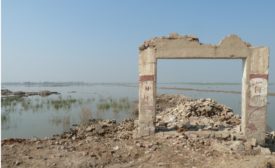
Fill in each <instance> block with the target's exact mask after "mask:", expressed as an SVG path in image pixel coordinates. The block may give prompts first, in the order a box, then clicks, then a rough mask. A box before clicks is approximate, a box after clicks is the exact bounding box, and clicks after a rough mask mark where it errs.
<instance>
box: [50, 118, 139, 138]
mask: <svg viewBox="0 0 275 168" xmlns="http://www.w3.org/2000/svg"><path fill="white" fill-rule="evenodd" d="M133 129H134V122H133V120H131V119H128V120H124V121H122V122H119V123H117V122H116V121H115V120H95V119H91V120H90V122H89V123H87V124H85V125H75V127H74V128H71V130H70V131H69V132H64V133H63V134H62V135H60V136H59V135H57V136H55V137H60V138H67V139H73V140H76V139H77V140H82V139H86V138H87V137H102V138H117V139H131V138H132V132H133Z"/></svg>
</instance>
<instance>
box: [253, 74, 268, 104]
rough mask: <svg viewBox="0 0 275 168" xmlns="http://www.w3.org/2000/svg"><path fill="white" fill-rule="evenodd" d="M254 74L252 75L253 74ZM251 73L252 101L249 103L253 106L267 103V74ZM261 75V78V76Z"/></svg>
mask: <svg viewBox="0 0 275 168" xmlns="http://www.w3.org/2000/svg"><path fill="white" fill-rule="evenodd" d="M251 75H252V76H251ZM251 75H250V81H249V84H250V90H249V91H250V101H249V105H250V106H253V107H262V106H265V105H266V103H267V79H266V78H267V76H265V75H260V76H257V77H256V76H255V74H254V75H253V74H251ZM251 77H252V78H251ZM260 77H261V78H260Z"/></svg>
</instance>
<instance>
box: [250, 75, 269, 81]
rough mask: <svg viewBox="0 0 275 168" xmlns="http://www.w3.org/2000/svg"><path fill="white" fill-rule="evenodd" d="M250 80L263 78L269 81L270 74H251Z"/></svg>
mask: <svg viewBox="0 0 275 168" xmlns="http://www.w3.org/2000/svg"><path fill="white" fill-rule="evenodd" d="M249 78H250V79H253V78H263V79H266V80H267V79H268V74H250V75H249Z"/></svg>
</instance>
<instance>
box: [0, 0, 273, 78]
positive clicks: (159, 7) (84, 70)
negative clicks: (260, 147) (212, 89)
mask: <svg viewBox="0 0 275 168" xmlns="http://www.w3.org/2000/svg"><path fill="white" fill-rule="evenodd" d="M171 32H178V33H179V34H192V35H196V36H198V37H199V38H200V41H201V42H203V43H211V44H216V43H218V42H219V41H220V40H221V39H222V38H224V36H226V35H228V34H237V35H239V36H240V37H241V38H242V39H243V40H245V41H248V42H250V43H251V44H252V45H255V46H258V45H265V46H268V47H269V48H270V80H271V81H272V82H275V67H274V66H275V58H274V57H275V51H274V50H275V1H272V0H264V1H261V0H258V1H256V0H247V1H245V0H244V1H240V0H230V1H221V0H210V1H198V0H189V1H187V0H186V1H184V0H170V1H169V0H166V1H165V0H158V1H157V0H151V1H149V0H2V66H1V67H2V82H22V81H35V82H42V81H86V82H137V80H138V46H139V45H141V44H142V42H143V41H144V40H147V39H150V38H152V37H155V36H163V35H168V34H169V33H171ZM241 73H242V63H241V60H161V61H159V62H158V81H159V82H190V81H191V82H208V81H209V82H241Z"/></svg>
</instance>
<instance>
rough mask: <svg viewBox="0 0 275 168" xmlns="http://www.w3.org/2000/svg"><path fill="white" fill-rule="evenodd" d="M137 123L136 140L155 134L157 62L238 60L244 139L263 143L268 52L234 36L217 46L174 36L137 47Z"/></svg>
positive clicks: (193, 38)
mask: <svg viewBox="0 0 275 168" xmlns="http://www.w3.org/2000/svg"><path fill="white" fill-rule="evenodd" d="M139 51H140V52H139V119H138V128H137V136H139V137H141V136H148V135H152V134H154V133H155V118H156V112H155V111H156V81H157V80H156V79H157V60H158V59H242V60H243V76H242V110H241V111H242V123H241V131H242V133H243V134H244V135H245V137H246V138H247V139H251V138H255V139H256V140H257V142H258V143H259V144H264V143H265V132H266V116H267V92H268V91H267V90H268V66H269V49H268V48H267V47H252V46H251V45H250V44H249V43H246V42H244V41H242V40H241V39H240V38H239V37H238V36H236V35H230V36H227V37H225V38H224V39H223V40H222V41H221V42H220V43H219V44H218V45H209V44H202V43H200V42H199V39H198V38H197V37H193V36H181V35H178V34H176V33H173V34H170V35H169V36H168V37H156V38H153V39H151V40H148V41H145V42H144V43H143V44H142V45H141V46H140V47H139Z"/></svg>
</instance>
